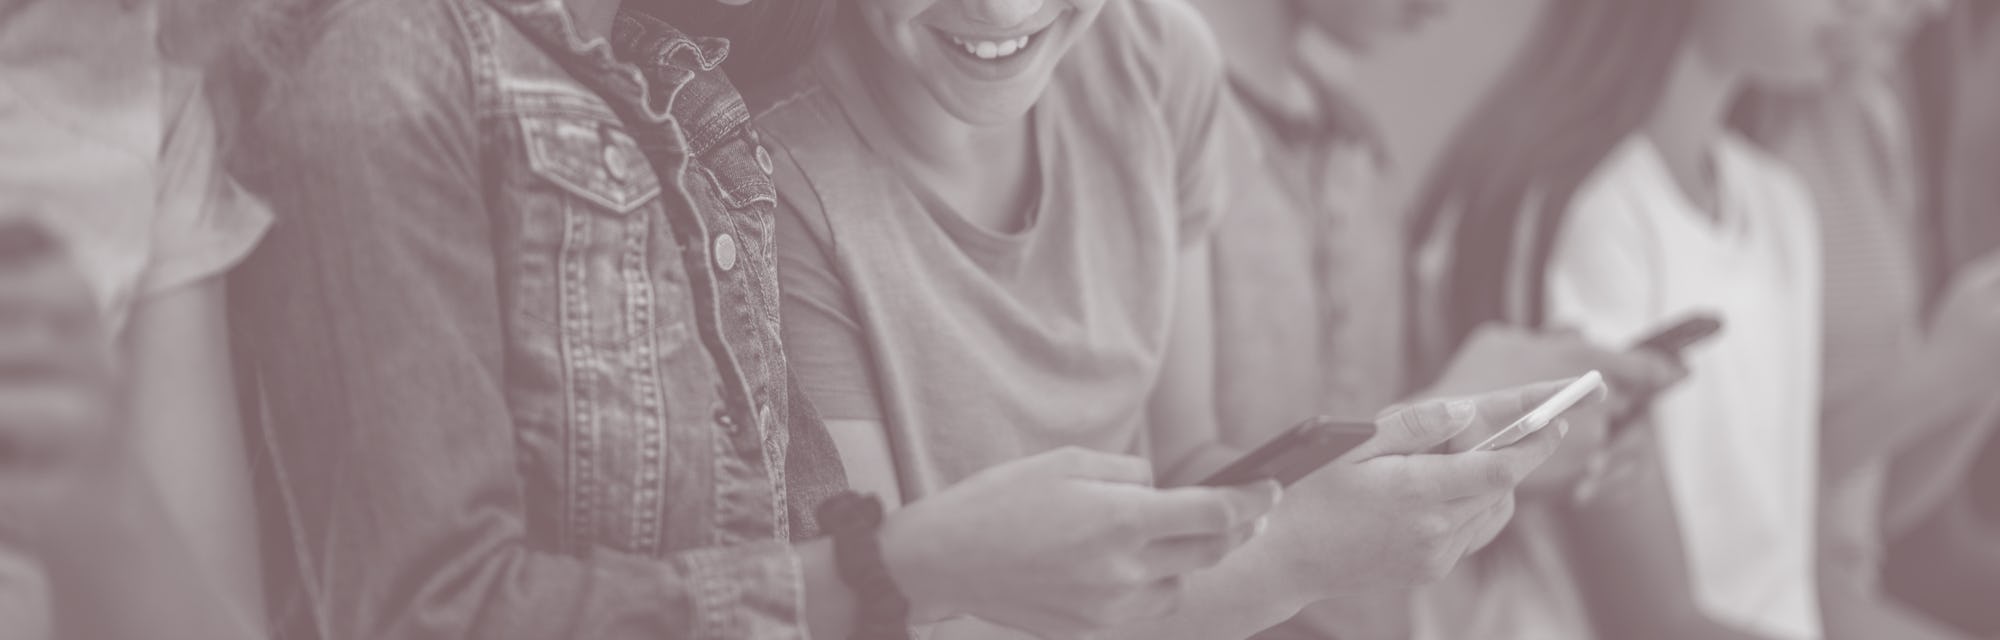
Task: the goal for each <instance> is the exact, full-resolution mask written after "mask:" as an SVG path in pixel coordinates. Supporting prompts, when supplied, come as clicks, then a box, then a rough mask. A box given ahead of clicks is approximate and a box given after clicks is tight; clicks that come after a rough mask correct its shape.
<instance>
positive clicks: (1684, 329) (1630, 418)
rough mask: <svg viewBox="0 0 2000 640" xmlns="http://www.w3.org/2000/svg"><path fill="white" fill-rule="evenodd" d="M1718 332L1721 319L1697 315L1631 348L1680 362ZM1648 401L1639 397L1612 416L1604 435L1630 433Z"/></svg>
mask: <svg viewBox="0 0 2000 640" xmlns="http://www.w3.org/2000/svg"><path fill="white" fill-rule="evenodd" d="M1718 333H1722V319H1721V318H1718V317H1715V316H1714V315H1712V314H1707V313H1698V314H1695V315H1692V316H1689V317H1687V318H1686V319H1683V320H1681V321H1679V322H1676V323H1674V324H1673V325H1671V326H1668V327H1667V328H1665V329H1661V330H1659V331H1657V332H1655V333H1653V335H1650V336H1647V337H1646V338H1645V339H1642V340H1640V341H1639V342H1638V343H1637V344H1634V345H1632V350H1633V351H1650V352H1653V353H1657V354H1660V355H1661V356H1665V357H1667V358H1670V359H1672V360H1673V361H1675V362H1680V361H1681V358H1682V354H1683V353H1684V352H1686V351H1687V349H1688V347H1692V346H1694V345H1697V344H1700V343H1701V342H1702V341H1704V340H1708V339H1709V338H1713V337H1715V335H1716V334H1718ZM1651 400H1652V398H1649V397H1648V398H1639V399H1638V400H1637V401H1635V402H1633V403H1632V404H1631V405H1629V407H1628V408H1627V409H1626V410H1625V411H1624V412H1622V413H1620V414H1618V415H1617V416H1615V417H1613V418H1612V420H1611V422H1610V424H1609V426H1608V427H1607V428H1606V434H1607V436H1608V437H1610V438H1613V439H1615V438H1617V437H1618V436H1619V435H1620V434H1623V433H1625V432H1626V431H1627V430H1629V429H1630V428H1631V426H1632V423H1633V422H1635V421H1637V420H1638V418H1639V414H1640V413H1641V412H1644V411H1645V410H1646V405H1647V404H1649V403H1650V402H1651Z"/></svg>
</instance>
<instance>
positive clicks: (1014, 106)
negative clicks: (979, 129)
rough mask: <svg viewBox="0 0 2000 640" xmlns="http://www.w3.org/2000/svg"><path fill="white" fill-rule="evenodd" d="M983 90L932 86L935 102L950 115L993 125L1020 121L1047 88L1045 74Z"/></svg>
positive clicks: (971, 121) (984, 124) (968, 121)
mask: <svg viewBox="0 0 2000 640" xmlns="http://www.w3.org/2000/svg"><path fill="white" fill-rule="evenodd" d="M1008 85H1009V86H996V87H990V88H985V90H964V89H961V90H951V89H943V88H938V89H933V90H932V94H933V95H934V96H936V97H937V100H938V103H939V104H941V105H943V106H944V108H945V111H947V112H949V113H951V115H952V117H955V118H958V119H959V120H961V121H963V122H965V123H967V124H972V125H979V126H996V125H1005V124H1012V123H1016V122H1020V121H1022V120H1024V119H1026V118H1027V117H1028V113H1029V112H1030V111H1033V110H1034V108H1035V104H1036V103H1038V102H1041V99H1042V94H1043V93H1045V92H1047V91H1048V88H1049V83H1048V81H1047V79H1046V78H1044V79H1041V80H1039V81H1036V82H1034V83H1033V84H1032V85H1029V84H1028V83H1008Z"/></svg>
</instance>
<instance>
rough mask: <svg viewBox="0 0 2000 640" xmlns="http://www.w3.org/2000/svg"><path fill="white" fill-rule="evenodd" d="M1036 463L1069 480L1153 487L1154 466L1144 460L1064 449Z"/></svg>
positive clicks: (1039, 458) (1040, 456) (1076, 449)
mask: <svg viewBox="0 0 2000 640" xmlns="http://www.w3.org/2000/svg"><path fill="white" fill-rule="evenodd" d="M1035 460H1037V461H1038V463H1041V464H1048V465H1051V466H1053V467H1054V468H1055V469H1056V470H1057V471H1058V472H1059V473H1060V474H1061V475H1063V476H1066V477H1071V478H1081V479H1085V480H1098V481H1102V482H1116V483H1120V484H1137V485H1146V486H1152V485H1153V463H1152V462H1149V461H1147V460H1146V459H1145V458H1138V457H1133V456H1124V455H1118V454H1113V453H1105V452H1102V451H1094V450H1091V449H1085V448H1082V447H1063V448H1061V449H1056V450H1054V451H1050V452H1048V453H1044V454H1041V455H1039V456H1036V457H1035Z"/></svg>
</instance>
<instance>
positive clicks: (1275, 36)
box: [1194, 0, 1311, 106]
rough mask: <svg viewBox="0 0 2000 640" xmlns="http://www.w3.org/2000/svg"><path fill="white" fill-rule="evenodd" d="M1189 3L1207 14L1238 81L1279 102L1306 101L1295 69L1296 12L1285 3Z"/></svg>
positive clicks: (1272, 0)
mask: <svg viewBox="0 0 2000 640" xmlns="http://www.w3.org/2000/svg"><path fill="white" fill-rule="evenodd" d="M1194 5H1195V7H1196V8H1198V9H1200V10H1201V12H1202V14H1203V15H1204V16H1205V17H1207V18H1208V23H1209V26H1210V27H1211V28H1212V29H1214V31H1215V37H1216V40H1218V41H1219V43H1220V44H1221V45H1222V50H1223V51H1224V52H1225V53H1226V54H1227V57H1228V58H1229V73H1230V75H1231V76H1234V77H1235V78H1236V80H1237V81H1238V82H1241V83H1243V84H1245V85H1247V86H1249V87H1250V88H1251V90H1253V91H1255V92H1256V93H1257V94H1258V95H1260V96H1264V97H1266V98H1267V99H1271V100H1275V101H1277V102H1279V103H1280V104H1286V105H1294V106H1298V104H1297V103H1300V102H1303V101H1309V100H1310V98H1311V96H1309V95H1305V94H1306V93H1308V92H1307V90H1306V87H1305V85H1304V83H1302V82H1301V81H1300V80H1301V78H1300V77H1299V73H1298V64H1297V63H1298V52H1297V45H1298V38H1297V37H1294V36H1296V35H1297V34H1298V33H1299V29H1300V27H1299V26H1298V16H1295V15H1293V13H1294V12H1293V11H1292V10H1291V8H1290V6H1289V5H1288V4H1287V3H1284V2H1277V1H1275V0H1252V1H1249V2H1245V1H1244V0H1200V1H1198V2H1195V3H1194Z"/></svg>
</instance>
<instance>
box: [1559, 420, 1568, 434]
mask: <svg viewBox="0 0 2000 640" xmlns="http://www.w3.org/2000/svg"><path fill="white" fill-rule="evenodd" d="M1556 435H1559V436H1567V435H1569V421H1568V420H1564V419H1562V418H1556Z"/></svg>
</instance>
